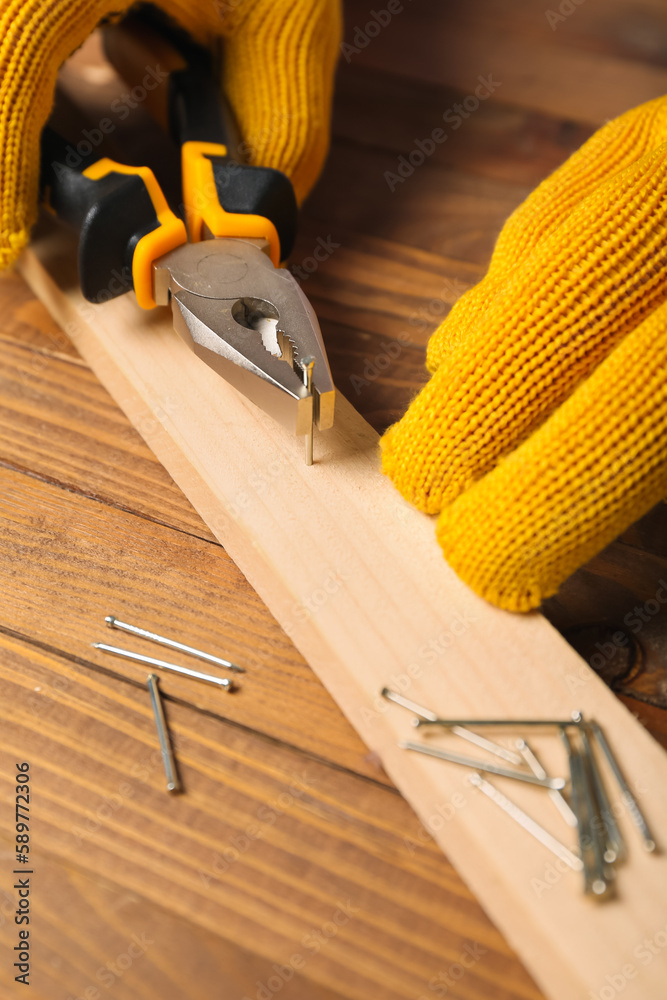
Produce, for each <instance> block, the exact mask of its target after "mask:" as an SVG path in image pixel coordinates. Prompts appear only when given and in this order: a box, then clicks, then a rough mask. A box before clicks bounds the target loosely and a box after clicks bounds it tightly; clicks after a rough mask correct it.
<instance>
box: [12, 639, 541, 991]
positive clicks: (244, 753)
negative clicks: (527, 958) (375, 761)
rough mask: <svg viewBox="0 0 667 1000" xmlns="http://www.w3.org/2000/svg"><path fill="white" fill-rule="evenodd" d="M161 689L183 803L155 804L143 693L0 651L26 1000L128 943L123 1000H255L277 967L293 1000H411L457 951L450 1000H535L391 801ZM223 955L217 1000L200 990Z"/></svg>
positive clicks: (61, 664)
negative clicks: (140, 938) (461, 978)
mask: <svg viewBox="0 0 667 1000" xmlns="http://www.w3.org/2000/svg"><path fill="white" fill-rule="evenodd" d="M163 688H164V691H165V694H166V697H167V712H168V716H169V722H170V728H171V731H172V734H173V736H174V740H175V742H176V745H177V747H178V760H179V765H180V767H181V773H182V778H183V782H184V785H185V787H186V789H187V793H186V794H185V795H182V796H177V797H173V796H168V795H167V794H166V793H165V791H164V776H163V773H162V766H161V761H160V756H159V751H158V747H157V743H156V735H155V728H154V724H153V718H152V713H151V708H150V703H149V700H148V697H147V693H146V691H145V690H141V689H139V688H138V687H137V686H135V685H133V684H130V683H129V682H128V681H127V680H126V679H124V678H122V677H119V676H108V675H106V674H104V673H102V672H101V671H99V670H97V671H96V670H90V669H88V668H86V667H85V666H83V665H81V664H77V663H72V662H71V661H68V660H66V659H64V658H62V657H59V656H56V655H54V654H52V653H48V652H40V651H38V650H35V649H34V648H31V647H30V646H29V645H27V644H26V643H24V642H23V641H19V640H16V639H11V638H8V637H6V636H2V635H0V720H1V723H2V731H3V740H2V746H1V747H0V796H1V798H2V802H3V807H4V808H5V809H8V808H9V806H10V803H11V802H12V798H13V794H14V788H15V786H14V782H13V774H14V771H13V765H14V762H15V761H18V760H28V761H29V762H30V764H31V772H32V779H31V782H32V785H33V786H34V791H33V793H32V794H33V800H32V802H31V808H32V812H33V815H34V833H33V841H34V847H35V851H36V853H35V856H34V858H33V861H34V864H33V867H34V870H35V888H36V892H35V896H34V913H35V922H34V941H35V942H36V944H37V945H38V947H39V952H37V953H36V954H38V956H39V958H38V959H37V958H36V960H35V966H34V968H35V985H36V987H37V989H38V990H39V991H40V992H42V991H43V993H44V995H45V996H47V997H62V996H66V995H70V994H69V992H67V993H66V992H64V990H66V991H71V990H73V989H74V988H75V987H76V986H78V985H79V984H82V986H83V987H84V988H85V987H87V986H88V985H91V984H94V985H99V984H97V983H96V972H97V970H98V969H99V968H100V967H101V966H104V964H105V963H106V961H107V960H108V959H111V960H113V958H114V957H115V955H116V954H121V953H123V952H124V951H125V949H126V947H127V941H128V938H130V937H131V934H132V933H134V932H138V933H140V934H141V933H142V932H144V931H145V932H146V933H147V934H149V935H152V936H154V938H155V943H154V944H153V945H152V946H151V947H150V949H148V950H147V951H146V953H145V956H142V961H141V962H140V961H139V959H138V960H137V964H136V967H135V968H134V973H135V975H134V976H128V980H127V981H125V980H124V979H123V980H121V982H120V983H118V984H116V988H117V990H118V995H119V996H121V995H122V996H123V997H124V998H127V1000H139V998H141V1000H152V998H153V997H160V996H161V997H169V998H171V997H175V996H179V997H180V996H183V997H185V996H188V997H189V998H190V997H192V998H193V1000H195V998H198V997H200V996H201V997H203V996H207V997H211V996H225V997H226V996H238V997H239V998H240V997H241V996H242V995H243V992H244V991H246V990H247V991H248V992H247V996H248V997H249V998H250V1000H257V996H258V994H259V1000H262V996H261V988H260V987H259V986H258V983H257V981H258V980H259V981H260V982H263V983H266V982H267V979H268V977H270V976H272V975H273V974H275V969H274V968H273V965H274V964H279V965H280V966H282V967H287V968H289V964H290V960H291V958H292V956H293V955H295V954H298V955H300V956H301V958H302V959H303V962H302V963H296V964H298V965H300V966H301V967H300V968H299V969H298V972H299V975H297V976H295V977H294V978H295V980H296V982H295V983H293V984H292V987H291V988H293V989H294V990H295V997H294V1000H296V998H301V997H303V996H304V995H310V996H311V997H312V996H317V997H318V1000H319V998H320V997H322V1000H337V998H338V997H341V998H342V997H345V998H347V1000H369V998H370V1000H414V998H415V997H416V996H419V995H420V994H421V993H428V992H429V988H428V981H429V979H431V978H432V977H436V976H437V975H438V972H439V970H441V969H442V970H443V972H446V970H447V969H448V968H449V967H450V966H451V965H452V964H453V963H455V962H456V961H457V960H458V958H459V956H460V954H461V953H462V952H463V951H464V949H465V948H466V945H467V946H468V947H469V948H470V949H472V951H473V954H474V955H476V957H477V961H475V962H474V963H473V966H472V967H471V968H470V969H469V970H468V971H467V972H466V979H465V984H464V990H463V993H462V996H464V997H465V998H466V1000H483V998H484V997H485V996H487V995H488V992H489V989H490V988H491V984H493V988H494V990H495V989H497V991H498V992H497V996H498V1000H541V994H540V993H539V991H538V990H537V988H536V987H535V986H534V984H533V983H532V982H531V981H530V979H529V977H528V975H527V974H526V973H524V972H522V970H521V969H520V967H519V966H518V963H517V962H516V959H515V957H514V956H513V954H512V952H511V950H510V949H509V948H508V946H507V944H506V943H505V942H504V940H503V939H502V937H501V936H500V934H499V933H498V931H497V930H496V929H495V928H494V927H493V926H492V925H491V924H490V922H489V920H488V918H487V917H486V916H485V915H484V913H483V912H482V910H481V908H480V906H479V904H478V903H477V902H476V900H475V899H474V898H473V897H472V895H471V894H470V893H469V892H468V891H467V890H466V889H465V887H464V886H463V884H462V883H461V881H460V880H459V878H458V877H457V875H456V873H455V872H454V871H453V869H452V868H451V866H450V864H449V863H448V862H447V861H446V859H445V858H444V857H443V856H442V854H441V853H440V851H439V850H438V849H437V847H436V845H435V844H434V842H433V841H432V840H431V839H430V837H429V836H428V835H427V834H425V833H424V831H422V830H421V829H420V826H419V823H418V822H417V819H416V817H415V816H414V814H413V813H412V812H411V810H410V809H409V807H408V806H407V805H406V803H405V802H404V801H403V800H402V799H401V797H400V796H399V795H397V794H396V792H395V791H394V790H393V789H388V788H386V787H383V786H381V785H380V784H378V783H377V782H374V781H369V780H368V779H367V778H363V777H360V776H358V775H353V774H350V773H349V772H345V771H344V770H342V769H341V768H340V767H332V766H330V765H327V764H324V763H323V762H322V761H317V760H315V759H314V758H312V757H308V756H305V755H304V754H303V753H300V752H296V751H295V750H294V749H292V748H289V747H286V746H284V745H280V744H278V743H276V741H272V740H269V739H267V738H266V737H264V736H262V735H260V734H257V733H253V732H252V731H250V730H249V729H247V728H245V727H239V726H236V725H234V724H232V723H230V722H228V721H226V720H223V719H220V718H215V717H213V716H212V715H211V714H206V713H202V712H199V711H197V710H196V709H194V708H193V707H191V706H189V705H187V704H183V703H177V702H174V701H173V700H172V699H171V697H170V693H171V692H173V691H174V687H173V684H172V682H171V680H168V679H165V681H164V683H163ZM5 844H6V841H4V842H3V847H4V846H5ZM54 861H55V862H56V863H59V864H61V865H63V866H65V867H66V869H67V872H71V880H72V882H73V883H74V887H75V888H76V889H77V890H78V891H77V892H76V893H75V896H74V899H73V900H72V904H74V905H72V904H70V905H68V904H69V902H70V900H71V899H72V890H71V889H68V888H67V886H65V894H64V895H65V898H64V899H61V898H60V897H59V896H54V895H53V894H52V893H51V892H50V891H49V890H50V889H52V888H53V883H54V882H55V883H56V884H57V883H58V882H59V881H62V879H61V877H60V876H59V874H58V871H57V870H56V871H55V872H54V870H53V862H54ZM84 873H87V875H88V879H90V878H92V879H93V880H94V882H95V883H99V882H101V883H102V886H104V884H105V883H112V884H113V885H114V886H115V888H116V892H115V893H114V894H111V893H110V892H109V891H106V890H105V891H100V890H96V889H95V886H94V885H92V886H91V885H90V883H89V881H88V879H85V878H83V877H82V875H83V874H84ZM114 895H115V900H116V905H113V906H112V907H111V909H107V908H106V907H104V906H103V907H101V908H100V909H99V910H98V911H97V912H95V911H96V907H97V905H98V903H104V902H107V903H108V902H111V903H113V896H114ZM9 896H10V898H11V896H12V893H11V890H10V892H9ZM77 896H78V897H79V906H78V910H75V904H76V901H77ZM110 896H111V899H110ZM81 897H83V898H81ZM128 897H129V898H128ZM2 900H3V904H4V903H6V899H5V897H2ZM14 905H15V904H14ZM3 913H4V910H3ZM144 920H145V921H146V923H144V922H143V921H144ZM153 932H154V933H153ZM176 938H177V939H178V940H176ZM2 943H3V946H4V947H6V946H7V944H9V940H8V939H7V936H6V935H4V934H3V942H2ZM13 943H14V942H13V941H12V942H11V945H13ZM189 944H191V945H192V952H191V953H190V957H189V958H188V959H187V961H186V964H185V967H181V965H180V961H179V959H180V958H181V957H182V956H183V957H185V955H186V953H187V946H188V945H189ZM52 953H54V954H56V955H58V956H59V959H60V961H59V963H56V964H55V965H51V964H50V963H49V962H48V958H49V957H50V955H51V954H52ZM235 953H237V957H236V960H235V961H234V960H233V959H232V960H231V961H230V964H229V967H226V966H225V967H226V975H227V976H228V977H230V978H233V979H235V980H236V983H235V982H232V983H227V984H225V982H224V980H223V981H222V982H221V983H218V984H217V985H216V986H215V989H214V990H211V989H209V990H208V992H207V991H206V989H205V986H206V985H209V986H211V984H212V983H213V981H214V977H215V974H216V973H217V972H218V971H219V970H220V968H221V964H222V963H223V961H224V959H225V958H226V957H227V956H229V957H230V958H231V956H232V955H233V954H235ZM198 960H201V962H202V968H201V971H199V966H198ZM142 963H143V964H142ZM10 969H11V966H10V964H9V963H7V962H4V963H2V965H0V977H2V978H0V983H5V984H6V983H7V980H8V978H9V972H10ZM188 976H191V977H192V978H193V980H194V982H193V985H192V988H191V989H190V990H189V989H187V988H186V986H185V985H184V984H185V982H187V977H188ZM299 980H300V983H299ZM237 983H238V992H237V991H236V989H235V987H236V984H237ZM333 984H335V986H333ZM225 985H227V987H228V989H227V990H226V991H224V992H223V988H224V987H225ZM177 988H178V989H180V991H181V992H176V989H177ZM308 989H309V990H310V993H309V994H308ZM100 992H101V994H102V996H106V995H107V993H106V990H105V989H101V991H100ZM10 995H11V996H15V995H16V992H15V991H12V993H11V994H10ZM74 995H75V996H79V994H74ZM84 995H85V994H84ZM281 995H282V993H281ZM285 996H288V997H291V996H292V994H291V992H288V990H287V988H285ZM86 1000H100V998H96V997H92V998H91V997H90V996H89V997H86Z"/></svg>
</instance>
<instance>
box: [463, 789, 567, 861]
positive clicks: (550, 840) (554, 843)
mask: <svg viewBox="0 0 667 1000" xmlns="http://www.w3.org/2000/svg"><path fill="white" fill-rule="evenodd" d="M470 783H471V785H474V786H475V787H476V788H479V790H480V792H484V794H485V795H486V796H488V798H490V799H491V801H492V802H495V803H496V805H497V806H500V808H501V809H502V810H503V811H504V812H506V813H507V815H508V816H511V817H512V819H513V820H514V821H515V822H516V823H518V824H519V826H522V827H523V829H524V830H526V831H527V832H528V833H530V834H532V836H533V837H535V839H536V840H539V842H540V843H541V844H543V845H544V847H546V848H548V849H549V850H550V851H551V853H552V854H555V855H556V857H557V858H560V859H561V860H562V861H564V862H565V864H566V865H569V867H570V868H572V869H573V870H574V871H581V870H582V869H583V867H584V865H583V862H582V860H581V858H578V857H577V855H576V854H574V852H573V851H571V850H570V849H569V848H567V847H566V846H565V844H561V842H560V840H556V838H555V837H552V835H551V834H550V833H549V832H548V830H545V829H544V827H543V826H540V824H539V823H537V822H536V821H535V820H534V819H533V818H532V817H531V816H529V815H528V814H527V813H525V812H524V811H523V809H520V808H519V806H518V805H516V803H514V802H512V800H511V799H508V798H507V796H506V795H503V793H502V792H500V791H498V789H497V788H496V787H495V785H492V784H491V782H489V781H486V780H485V779H484V778H482V776H481V775H480V774H477V773H475V774H471V775H470Z"/></svg>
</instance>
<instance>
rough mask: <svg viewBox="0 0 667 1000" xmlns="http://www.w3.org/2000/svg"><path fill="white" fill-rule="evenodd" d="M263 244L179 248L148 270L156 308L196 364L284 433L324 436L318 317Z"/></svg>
mask: <svg viewBox="0 0 667 1000" xmlns="http://www.w3.org/2000/svg"><path fill="white" fill-rule="evenodd" d="M262 243H263V241H261V240H252V239H248V240H245V239H218V240H204V241H203V242H200V243H185V244H183V245H182V246H180V247H177V248H176V249H175V250H172V251H170V252H169V253H167V254H165V255H164V256H163V257H160V258H159V259H158V260H157V261H155V263H154V265H153V267H154V294H155V301H156V302H157V304H158V305H171V309H172V313H173V317H174V327H175V329H176V330H177V332H178V333H179V334H180V336H181V337H182V338H183V339H184V340H185V341H186V343H187V344H188V346H189V347H190V348H191V349H192V350H193V351H194V352H195V354H196V355H197V356H198V357H200V358H201V359H202V360H203V361H205V362H206V364H207V365H208V366H209V367H210V368H213V369H214V371H216V372H218V374H219V375H222V377H223V378H224V379H225V380H226V381H228V382H229V383H230V384H231V385H233V386H234V387H235V388H236V389H238V390H239V391H240V392H242V393H243V395H244V396H247V398H248V399H250V400H252V402H253V403H256V404H257V405H258V406H260V407H261V408H262V409H263V410H265V411H266V412H267V413H268V414H270V415H271V416H272V417H274V418H275V419H276V420H278V421H279V422H280V423H281V424H283V425H284V426H285V427H287V428H288V429H289V430H290V431H292V432H293V433H295V434H299V435H309V434H311V433H312V428H313V425H314V426H316V427H318V428H319V429H320V430H327V429H328V428H330V427H332V426H333V418H334V398H335V389H334V385H333V381H332V378H331V372H330V370H329V364H328V361H327V356H326V351H325V348H324V344H323V342H322V335H321V333H320V328H319V324H318V322H317V317H316V316H315V313H314V311H313V308H312V306H311V305H310V302H309V301H308V299H307V298H306V296H305V295H304V294H303V292H302V291H301V288H300V287H299V285H298V283H297V282H296V280H295V279H294V277H293V276H292V275H291V274H290V273H289V271H287V270H285V269H283V268H276V267H274V266H273V264H272V263H271V261H270V260H269V258H268V256H267V255H266V253H265V252H264V250H263V248H262ZM304 361H305V362H306V364H305V365H304V364H303V362H304ZM312 362H314V363H312ZM309 368H310V369H311V370H312V373H313V378H312V384H311V385H310V386H309V385H308V384H307V382H308V378H307V373H308V369H309Z"/></svg>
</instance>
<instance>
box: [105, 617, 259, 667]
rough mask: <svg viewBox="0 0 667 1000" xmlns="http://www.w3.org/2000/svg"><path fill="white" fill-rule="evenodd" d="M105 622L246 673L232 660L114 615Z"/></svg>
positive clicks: (218, 664)
mask: <svg viewBox="0 0 667 1000" xmlns="http://www.w3.org/2000/svg"><path fill="white" fill-rule="evenodd" d="M104 620H105V622H106V623H107V625H108V626H109V627H110V628H118V629H122V631H123V632H131V633H132V635H140V636H141V638H142V639H150V641H151V642H158V643H160V645H161V646H169V648H170V649H177V650H179V652H181V653H188V655H189V656H196V657H198V659H200V660H207V661H208V663H215V664H216V665H217V666H219V667H225V668H226V669H227V670H236V672H237V673H239V674H244V673H245V669H244V668H243V667H240V666H239V665H238V663H232V662H231V660H223V658H222V657H221V656H214V655H213V653H205V652H204V651H203V650H202V649H195V647H194V646H186V645H185V643H182V642H176V640H175V639H167V637H166V636H164V635H158V634H157V632H148V631H147V630H146V629H145V628H139V626H138V625H128V623H127V622H120V621H118V619H117V618H116V617H115V616H114V615H107V616H106V618H105V619H104Z"/></svg>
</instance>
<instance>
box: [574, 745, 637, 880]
mask: <svg viewBox="0 0 667 1000" xmlns="http://www.w3.org/2000/svg"><path fill="white" fill-rule="evenodd" d="M579 732H580V734H581V744H582V747H583V749H584V753H585V755H586V761H587V763H588V771H589V776H590V782H591V786H592V790H593V793H594V795H595V798H596V799H597V804H598V810H599V813H600V816H601V818H602V822H603V825H604V840H605V844H604V848H605V849H604V860H605V861H606V862H608V863H609V864H611V863H613V862H614V861H618V860H619V859H621V858H624V857H625V855H626V853H627V851H626V847H625V841H624V839H623V835H622V833H621V831H620V829H619V827H618V823H617V822H616V817H615V816H614V812H613V810H612V808H611V803H610V801H609V796H608V795H607V789H606V788H605V785H604V781H603V779H602V774H601V773H600V769H599V767H598V764H597V761H596V759H595V753H594V751H593V746H592V743H591V740H590V738H589V735H588V727H587V726H585V725H584V726H582V727H581V729H580V730H579Z"/></svg>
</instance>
